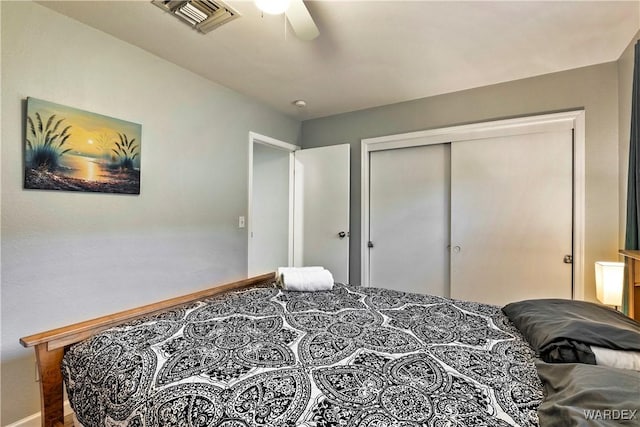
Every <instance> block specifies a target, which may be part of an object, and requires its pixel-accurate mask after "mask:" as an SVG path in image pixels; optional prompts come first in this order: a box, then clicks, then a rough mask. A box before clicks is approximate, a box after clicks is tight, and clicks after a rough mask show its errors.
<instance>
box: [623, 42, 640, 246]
mask: <svg viewBox="0 0 640 427" xmlns="http://www.w3.org/2000/svg"><path fill="white" fill-rule="evenodd" d="M638 40H640V31H638V33H637V34H636V35H635V37H634V38H633V40H632V41H631V43H629V46H627V48H626V49H625V51H624V52H623V53H622V56H620V59H619V60H618V123H619V136H620V148H619V150H620V153H619V159H620V166H619V167H620V227H619V229H620V247H621V248H622V247H623V246H624V234H625V227H626V220H627V179H628V171H629V137H630V135H631V93H632V91H633V61H634V59H633V58H634V46H635V44H636V42H637V41H638Z"/></svg>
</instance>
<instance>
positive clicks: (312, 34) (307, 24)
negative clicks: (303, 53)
mask: <svg viewBox="0 0 640 427" xmlns="http://www.w3.org/2000/svg"><path fill="white" fill-rule="evenodd" d="M285 14H286V15H287V19H288V20H289V24H291V27H292V28H293V31H295V33H296V36H298V38H299V39H302V40H307V41H309V40H313V39H315V38H316V37H318V36H319V35H320V31H318V27H317V26H316V23H315V22H313V18H312V17H311V14H310V13H309V10H308V9H307V6H305V4H304V2H303V1H302V0H291V3H290V4H289V8H288V9H287V11H286V12H285Z"/></svg>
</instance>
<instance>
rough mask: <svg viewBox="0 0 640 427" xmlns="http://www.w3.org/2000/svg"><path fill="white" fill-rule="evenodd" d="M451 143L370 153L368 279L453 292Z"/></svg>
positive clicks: (405, 287) (430, 291) (404, 287)
mask: <svg viewBox="0 0 640 427" xmlns="http://www.w3.org/2000/svg"><path fill="white" fill-rule="evenodd" d="M449 152H450V149H449V144H436V145H423V146H418V147H410V148H401V149H394V150H384V151H373V152H370V153H369V156H370V157H369V167H370V168H369V171H370V177H369V182H370V187H369V188H370V190H369V206H370V208H369V212H370V214H369V230H370V231H369V236H370V241H371V243H370V245H369V246H370V248H369V251H368V254H369V283H370V285H371V286H376V287H384V288H390V289H396V290H401V291H405V292H419V293H425V294H431V295H440V296H449V252H448V249H447V245H448V244H449V186H450V179H449V176H450V173H449Z"/></svg>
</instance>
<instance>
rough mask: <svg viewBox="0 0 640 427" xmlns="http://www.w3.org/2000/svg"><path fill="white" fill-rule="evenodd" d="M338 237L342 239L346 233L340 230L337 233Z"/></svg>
mask: <svg viewBox="0 0 640 427" xmlns="http://www.w3.org/2000/svg"><path fill="white" fill-rule="evenodd" d="M338 237H339V238H341V239H344V238H345V237H347V233H345V232H344V231H341V232H339V233H338Z"/></svg>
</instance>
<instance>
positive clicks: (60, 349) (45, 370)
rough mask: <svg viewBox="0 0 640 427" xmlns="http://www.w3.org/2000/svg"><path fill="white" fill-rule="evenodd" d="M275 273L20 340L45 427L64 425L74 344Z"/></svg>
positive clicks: (254, 283)
mask: <svg viewBox="0 0 640 427" xmlns="http://www.w3.org/2000/svg"><path fill="white" fill-rule="evenodd" d="M274 277H275V272H274V273H266V274H262V275H260V276H255V277H250V278H248V279H243V280H238V281H236V282H231V283H226V284H224V285H220V286H215V287H212V288H209V289H205V290H202V291H198V292H194V293H191V294H188V295H183V296H179V297H176V298H171V299H167V300H164V301H160V302H157V303H153V304H148V305H144V306H142V307H137V308H133V309H130V310H125V311H121V312H118V313H114V314H109V315H106V316H102V317H97V318H95V319H92V320H87V321H84V322H79V323H74V324H73V325H68V326H63V327H61V328H57V329H52V330H50V331H46V332H41V333H38V334H34V335H29V336H27V337H23V338H20V344H22V345H23V346H24V347H34V348H35V352H36V363H37V365H38V373H39V375H40V408H41V411H42V412H41V416H42V427H62V426H64V409H63V403H64V402H63V399H64V397H63V384H62V370H61V363H62V357H63V356H64V352H65V350H66V349H67V348H68V347H69V346H70V345H71V344H75V343H77V342H80V341H82V340H85V339H87V338H89V337H91V336H92V335H95V334H96V333H98V332H101V331H103V330H105V329H108V328H111V327H114V326H117V325H119V324H121V323H124V322H127V321H130V320H134V319H137V318H139V317H143V316H147V315H150V314H154V313H157V312H159V311H162V310H166V309H169V308H172V307H175V306H178V305H182V304H186V303H189V302H192V301H198V300H201V299H204V298H208V297H211V296H214V295H217V294H221V293H224V292H228V291H232V290H235V289H243V288H248V287H252V286H260V285H267V284H269V283H271V282H273V280H274Z"/></svg>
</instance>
